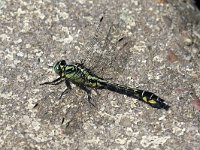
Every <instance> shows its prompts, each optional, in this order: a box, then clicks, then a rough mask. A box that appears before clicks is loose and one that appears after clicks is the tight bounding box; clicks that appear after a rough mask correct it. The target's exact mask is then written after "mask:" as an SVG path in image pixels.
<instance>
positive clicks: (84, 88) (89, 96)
mask: <svg viewBox="0 0 200 150" xmlns="http://www.w3.org/2000/svg"><path fill="white" fill-rule="evenodd" d="M80 88H81V89H82V90H84V91H85V92H86V93H87V96H88V102H89V103H90V104H91V105H92V106H94V107H95V105H94V103H92V101H91V99H92V96H91V90H90V89H89V88H87V87H86V86H80Z"/></svg>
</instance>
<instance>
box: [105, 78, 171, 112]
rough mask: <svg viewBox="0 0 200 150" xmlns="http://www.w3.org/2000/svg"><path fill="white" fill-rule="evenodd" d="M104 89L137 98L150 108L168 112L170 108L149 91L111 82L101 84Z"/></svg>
mask: <svg viewBox="0 0 200 150" xmlns="http://www.w3.org/2000/svg"><path fill="white" fill-rule="evenodd" d="M101 84H102V85H103V88H104V89H108V90H110V91H113V92H117V93H119V94H123V95H127V96H129V97H133V98H136V99H138V100H140V101H143V102H145V103H147V104H149V105H150V106H152V107H154V108H158V109H165V110H168V109H169V107H170V106H168V105H167V104H166V103H165V102H164V100H163V99H161V98H160V97H158V96H157V95H155V94H154V93H151V92H149V91H144V90H140V89H136V88H130V87H126V86H121V85H119V84H115V83H110V82H106V81H104V82H101Z"/></svg>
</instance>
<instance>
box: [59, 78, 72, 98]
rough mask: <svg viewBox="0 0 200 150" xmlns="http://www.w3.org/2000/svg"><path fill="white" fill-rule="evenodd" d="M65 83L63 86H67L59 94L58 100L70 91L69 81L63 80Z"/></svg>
mask: <svg viewBox="0 0 200 150" xmlns="http://www.w3.org/2000/svg"><path fill="white" fill-rule="evenodd" d="M64 81H65V85H66V86H67V88H66V89H65V90H64V91H63V92H62V93H61V95H60V97H59V99H61V98H62V96H63V95H64V94H66V93H68V92H69V90H71V89H72V87H71V85H70V82H69V80H68V79H65V80H64Z"/></svg>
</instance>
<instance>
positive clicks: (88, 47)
mask: <svg viewBox="0 0 200 150" xmlns="http://www.w3.org/2000/svg"><path fill="white" fill-rule="evenodd" d="M117 19H118V17H116V16H113V17H112V18H111V16H109V17H108V16H106V14H104V15H103V16H102V17H101V18H100V21H99V24H98V26H97V28H96V32H95V33H94V36H93V37H92V38H91V39H90V41H89V42H87V43H86V44H85V50H84V56H85V57H84V60H85V65H86V66H87V67H88V66H89V68H90V69H91V71H92V72H94V73H96V74H97V75H100V76H106V78H110V77H111V78H113V76H114V77H116V74H117V72H119V71H120V72H121V71H123V69H124V68H125V66H126V64H127V63H128V62H127V61H128V57H129V56H130V47H132V46H133V44H134V40H133V39H132V38H131V37H129V36H128V35H127V31H126V26H125V23H124V22H123V21H122V20H120V19H118V20H117Z"/></svg>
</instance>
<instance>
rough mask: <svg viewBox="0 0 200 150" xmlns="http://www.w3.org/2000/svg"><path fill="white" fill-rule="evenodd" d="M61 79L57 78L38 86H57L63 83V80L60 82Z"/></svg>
mask: <svg viewBox="0 0 200 150" xmlns="http://www.w3.org/2000/svg"><path fill="white" fill-rule="evenodd" d="M61 79H62V77H59V78H57V79H55V80H53V81H50V82H44V83H41V84H40V85H45V84H51V85H58V84H60V83H62V82H63V81H64V80H61Z"/></svg>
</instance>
